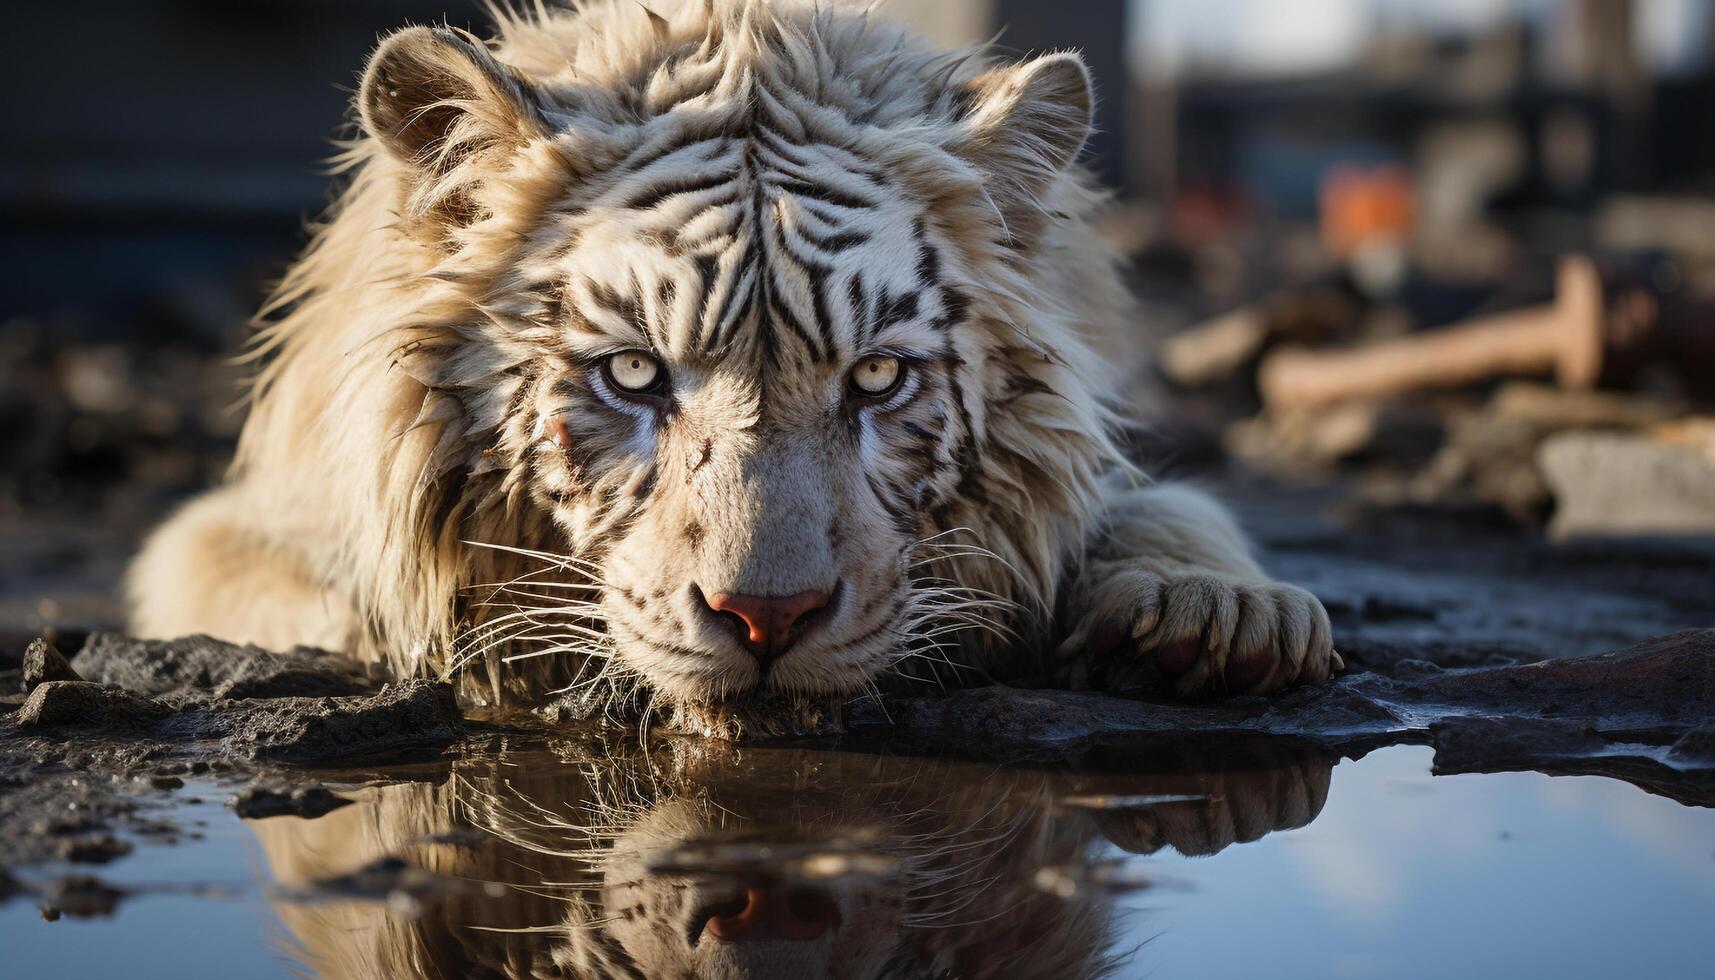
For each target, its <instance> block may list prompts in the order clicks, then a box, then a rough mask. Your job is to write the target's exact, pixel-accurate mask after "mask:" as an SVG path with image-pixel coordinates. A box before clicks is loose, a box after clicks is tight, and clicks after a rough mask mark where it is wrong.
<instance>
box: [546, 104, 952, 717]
mask: <svg viewBox="0 0 1715 980" xmlns="http://www.w3.org/2000/svg"><path fill="white" fill-rule="evenodd" d="M763 132H764V134H766V131H763ZM575 221H576V225H575V227H574V228H568V229H567V237H568V239H569V240H570V241H571V247H570V248H569V249H568V250H567V251H566V253H565V254H564V256H562V257H560V258H559V259H558V260H557V261H556V262H555V263H554V266H555V275H554V278H553V280H552V287H553V288H554V289H555V290H556V294H557V295H558V297H559V300H560V302H559V311H558V312H559V316H560V318H561V322H562V323H563V332H562V334H561V338H562V340H563V346H562V347H561V348H560V349H558V350H556V351H555V352H554V353H553V354H552V355H550V356H549V357H547V358H544V368H545V370H546V372H547V374H548V377H547V378H546V379H545V383H543V384H542V385H541V386H540V387H539V388H538V390H537V398H536V402H535V406H534V411H535V412H536V414H537V417H538V419H539V426H538V427H539V429H540V433H541V438H540V441H539V443H538V450H537V452H536V453H535V459H534V472H535V474H536V483H535V488H536V494H537V498H538V500H539V501H540V503H541V505H542V506H545V507H548V508H550V509H551V510H552V512H553V514H554V517H555V520H556V521H557V523H558V524H559V525H560V527H562V528H563V529H564V530H565V532H566V534H567V536H568V538H569V539H570V541H571V543H572V545H573V548H574V552H575V553H579V554H591V553H598V552H599V553H601V554H602V560H601V566H600V569H599V573H597V574H596V575H595V576H594V577H596V578H598V579H599V581H600V582H601V583H602V585H603V589H602V592H601V618H602V620H603V621H604V622H605V623H606V629H607V632H608V634H609V635H610V636H611V637H612V639H613V641H614V644H615V649H616V651H617V653H618V655H619V656H620V657H621V658H623V662H624V663H625V664H626V665H628V666H629V667H631V668H633V669H635V670H636V671H638V672H639V673H641V674H643V675H644V676H645V677H646V678H647V679H648V680H649V681H650V682H652V683H653V684H654V685H655V686H656V687H658V688H660V689H662V690H664V691H666V692H667V693H668V694H669V695H674V696H680V697H696V698H702V697H709V696H715V697H722V696H726V695H730V694H734V693H738V692H744V691H749V690H752V689H754V688H757V687H761V686H769V687H774V688H778V689H781V690H784V691H790V692H801V693H825V692H840V691H849V690H855V689H858V688H859V687H861V685H862V684H863V683H864V682H865V681H867V680H869V679H870V678H871V677H872V676H873V675H874V674H876V673H877V672H879V671H880V670H881V669H882V668H883V667H885V666H887V665H888V664H889V663H890V661H891V658H892V657H893V656H894V655H895V653H896V652H897V651H898V650H899V649H900V648H901V646H902V644H903V643H905V642H906V640H907V637H905V636H904V635H903V633H902V627H903V625H904V624H905V623H906V622H907V617H908V613H909V610H910V608H911V602H910V597H911V592H912V590H911V587H910V586H911V580H910V576H909V574H908V572H909V568H908V565H909V555H910V554H911V545H912V543H913V542H914V541H915V540H917V538H919V537H920V536H922V535H923V534H925V533H926V528H927V526H928V523H929V522H928V513H929V511H930V510H931V509H932V508H933V506H934V504H935V502H936V501H937V500H939V499H941V498H942V497H943V496H944V495H946V494H947V493H948V492H950V491H951V490H952V489H953V485H954V483H955V482H956V480H957V474H958V465H957V453H958V449H959V446H960V444H961V442H968V440H969V439H970V436H971V432H972V430H973V428H974V426H975V425H976V424H977V420H976V419H973V418H971V417H970V410H969V408H967V406H966V405H964V404H963V403H962V402H961V401H960V399H959V397H958V390H959V386H960V385H961V383H965V384H969V383H970V381H969V379H968V377H963V378H962V377H961V375H962V374H964V373H966V372H968V370H969V366H968V365H967V364H965V363H964V362H963V360H962V358H961V353H960V352H965V353H966V354H969V353H971V352H974V351H980V349H981V347H982V339H981V338H980V337H978V336H974V335H973V334H972V332H971V331H970V330H969V329H968V325H967V324H966V322H965V307H966V300H965V299H964V291H963V290H962V289H961V286H960V284H959V282H958V280H957V278H956V277H957V273H956V271H955V270H954V269H952V268H949V263H948V262H947V261H946V260H945V259H944V258H943V255H944V254H945V253H946V252H947V246H946V244H945V243H944V242H943V241H940V240H938V237H937V236H936V235H935V234H934V232H932V231H931V230H930V228H929V226H928V220H927V218H926V216H925V214H924V207H923V205H922V204H921V203H920V202H917V201H915V200H913V199H912V197H911V195H910V193H909V190H908V189H906V188H900V187H897V186H894V185H892V184H891V182H890V181H889V179H888V177H887V176H886V175H885V174H884V173H883V172H882V171H881V170H880V169H879V168H877V167H875V166H873V165H867V164H865V163H864V162H863V161H861V160H858V159H856V158H854V157H853V156H852V155H851V154H849V153H845V152H842V151H840V150H839V149H838V148H836V147H829V146H815V145H808V146H788V145H786V144H784V143H781V142H777V141H775V140H771V139H769V138H768V137H767V136H766V135H762V136H759V137H754V138H738V137H734V136H731V135H725V134H723V135H717V136H713V137H710V138H707V139H696V140H694V141H692V142H690V143H688V144H687V145H684V146H681V147H678V148H675V149H673V150H671V151H669V152H666V153H664V154H662V155H661V156H659V157H658V158H656V159H652V160H648V161H646V162H644V163H643V164H642V165H640V166H638V167H636V169H633V170H631V171H630V172H629V173H628V174H627V179H626V180H624V181H619V182H617V184H616V186H615V187H614V188H613V189H612V190H611V191H609V192H608V193H605V194H603V195H601V196H599V197H598V198H596V199H595V200H594V201H593V202H591V203H590V204H589V205H588V206H587V207H586V208H585V209H584V210H583V213H582V214H580V215H579V216H578V217H577V218H576V219H575ZM609 489H611V490H612V491H613V492H611V493H609V492H607V491H608V490H609Z"/></svg>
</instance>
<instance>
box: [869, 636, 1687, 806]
mask: <svg viewBox="0 0 1715 980" xmlns="http://www.w3.org/2000/svg"><path fill="white" fill-rule="evenodd" d="M1396 666H1397V665H1396ZM1710 718H1715V629H1709V630H1689V631H1686V632H1683V633H1675V634H1672V635H1669V636H1663V637H1657V638H1655V639H1653V640H1648V641H1645V642H1643V643H1640V644H1637V645H1635V646H1632V647H1629V648H1627V649H1624V650H1618V651H1614V652H1612V653H1605V654H1598V655H1595V656H1590V657H1582V658H1577V659H1572V660H1554V661H1544V662H1541V663H1535V664H1525V665H1518V666H1507V667H1490V668H1483V669H1469V670H1428V671H1416V670H1410V669H1407V670H1403V671H1397V675H1396V676H1393V677H1386V676H1382V675H1379V674H1373V673H1356V674H1346V675H1344V676H1341V677H1339V678H1336V679H1335V680H1334V681H1332V682H1330V683H1328V684H1325V685H1322V686H1319V687H1304V688H1298V689H1296V690H1293V691H1289V692H1286V693H1285V694H1282V695H1277V696H1274V697H1268V698H1255V697H1241V698H1232V699H1230V700H1226V701H1215V702H1209V703H1202V704H1198V703H1170V704H1161V703H1154V702H1149V701H1137V700H1131V699H1127V698H1120V697H1114V696H1111V695H1105V694H1096V693H1092V692H1087V691H1066V690H1018V689H1014V688H1003V687H984V688H974V689H970V690H964V691H955V692H952V693H949V694H947V695H943V696H937V697H907V698H895V699H890V700H888V701H887V702H885V704H884V705H882V704H876V703H874V702H871V701H868V700H865V701H858V702H854V703H853V704H852V705H851V707H850V708H849V709H848V715H847V723H848V726H849V727H850V729H851V731H852V733H853V734H854V735H855V736H858V737H859V738H877V739H880V740H882V741H883V742H885V743H886V744H889V745H899V746H902V747H905V748H908V749H916V750H924V751H937V752H939V751H947V752H952V753H955V754H960V755H968V756H975V757H980V758H999V759H1008V760H1016V759H1042V758H1067V757H1070V756H1075V755H1078V754H1081V753H1084V752H1086V751H1088V750H1090V749H1093V748H1096V747H1099V746H1103V745H1113V746H1125V745H1138V744H1145V743H1147V742H1149V741H1151V740H1154V741H1159V740H1160V739H1162V738H1196V739H1203V738H1215V737H1219V736H1223V735H1273V736H1283V737H1290V738H1294V739H1298V740H1300V741H1302V742H1304V743H1307V744H1311V745H1317V746H1322V747H1324V748H1328V749H1334V750H1341V751H1352V750H1362V749H1366V748H1369V747H1372V746H1375V745H1379V744H1384V743H1388V742H1397V741H1401V740H1404V739H1407V738H1421V737H1422V736H1423V735H1425V734H1432V733H1438V736H1437V737H1439V738H1441V739H1443V740H1444V741H1445V743H1446V745H1447V746H1448V751H1449V753H1450V755H1449V762H1448V764H1449V765H1454V764H1469V765H1498V764H1499V763H1498V762H1496V760H1497V759H1503V758H1504V759H1524V758H1531V759H1552V760H1558V761H1560V762H1564V761H1565V760H1568V759H1583V760H1588V759H1591V758H1598V757H1599V758H1600V759H1601V760H1602V761H1601V763H1600V765H1601V766H1606V767H1607V768H1602V769H1597V768H1592V767H1593V766H1596V765H1597V764H1596V763H1583V764H1581V765H1582V768H1579V767H1571V766H1562V768H1563V769H1566V770H1567V771H1609V770H1614V771H1615V774H1620V775H1621V778H1628V779H1632V780H1633V781H1634V782H1638V783H1639V785H1644V786H1646V788H1652V789H1654V791H1658V792H1667V790H1664V789H1661V788H1659V787H1660V786H1664V785H1668V784H1669V783H1671V782H1672V781H1673V780H1674V779H1677V778H1680V776H1679V775H1676V774H1674V773H1672V772H1671V771H1669V770H1670V769H1671V768H1672V767H1670V766H1667V765H1666V764H1665V763H1664V762H1663V761H1662V760H1660V759H1656V758H1655V756H1656V753H1653V752H1646V753H1643V754H1642V755H1641V756H1640V758H1644V759H1646V761H1648V762H1649V765H1648V766H1641V765H1640V766H1626V765H1620V764H1618V763H1613V760H1614V759H1617V758H1621V757H1623V755H1624V753H1617V752H1616V751H1615V750H1614V749H1613V748H1612V746H1614V745H1627V744H1631V743H1634V742H1641V741H1653V742H1655V743H1657V744H1662V739H1664V738H1665V739H1666V740H1667V741H1668V742H1671V741H1672V740H1673V739H1674V738H1679V737H1682V736H1684V735H1685V734H1686V733H1688V732H1691V731H1692V730H1694V729H1701V727H1702V726H1704V725H1706V724H1708V723H1709V719H1710ZM1471 719H1481V721H1472V720H1471ZM1472 726H1488V727H1475V728H1474V727H1472ZM1506 732H1516V733H1518V734H1517V737H1516V738H1515V739H1513V740H1511V741H1508V740H1507V739H1505V738H1502V737H1501V734H1504V733H1506ZM1496 733H1501V734H1496ZM1484 739H1489V740H1491V741H1493V742H1494V743H1495V744H1494V746H1493V747H1492V749H1491V750H1490V753H1491V754H1490V756H1489V757H1484V756H1483V755H1482V754H1481V753H1479V752H1477V751H1476V750H1475V749H1473V748H1472V746H1475V745H1480V744H1481V743H1482V742H1483V740H1484ZM1701 744H1702V743H1701V742H1700V741H1698V740H1697V739H1693V740H1692V741H1691V742H1689V743H1687V746H1686V753H1687V755H1688V756H1690V755H1693V754H1695V753H1697V752H1699V751H1701V750H1700V749H1699V748H1698V746H1699V745H1701ZM1633 754H1634V755H1635V754H1637V753H1633ZM1660 755H1661V756H1662V757H1663V759H1665V757H1666V751H1665V749H1664V750H1662V752H1661V753H1660ZM1461 759H1463V760H1464V761H1463V762H1459V761H1458V760H1461ZM1439 764H1440V763H1438V765H1439ZM1680 768H1682V769H1683V770H1684V772H1685V773H1692V772H1694V771H1699V772H1701V773H1702V774H1699V775H1695V776H1694V777H1687V778H1693V782H1692V783H1691V784H1690V785H1689V788H1687V789H1685V791H1684V796H1685V797H1687V798H1697V799H1701V798H1703V796H1704V794H1705V792H1706V790H1705V788H1704V785H1703V782H1702V780H1704V779H1706V778H1708V775H1711V774H1715V767H1709V768H1705V769H1703V770H1694V767H1692V766H1689V765H1688V766H1682V767H1680ZM1663 772H1666V775H1665V776H1664V775H1662V773H1663ZM1658 777H1660V778H1658ZM1664 780H1665V782H1664ZM1674 792H1678V791H1674ZM1670 795H1672V794H1671V793H1670ZM1709 796H1710V798H1711V799H1715V792H1710V793H1709ZM1676 798H1678V797H1676Z"/></svg>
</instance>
